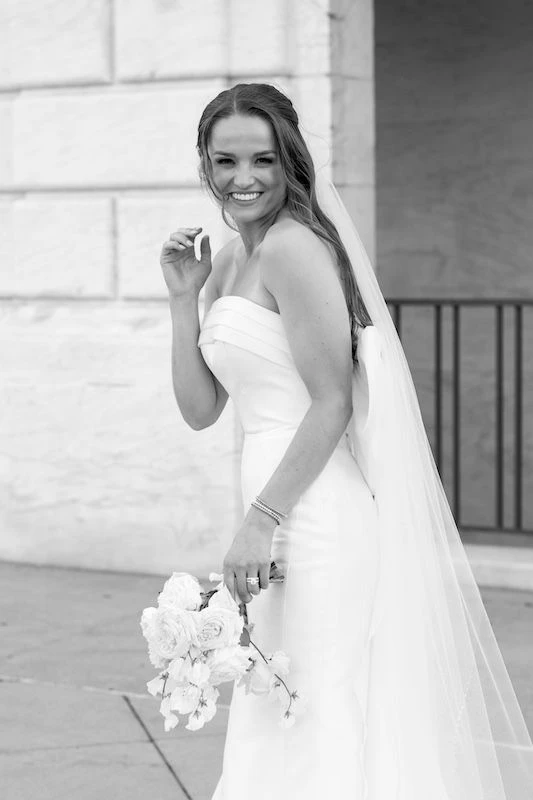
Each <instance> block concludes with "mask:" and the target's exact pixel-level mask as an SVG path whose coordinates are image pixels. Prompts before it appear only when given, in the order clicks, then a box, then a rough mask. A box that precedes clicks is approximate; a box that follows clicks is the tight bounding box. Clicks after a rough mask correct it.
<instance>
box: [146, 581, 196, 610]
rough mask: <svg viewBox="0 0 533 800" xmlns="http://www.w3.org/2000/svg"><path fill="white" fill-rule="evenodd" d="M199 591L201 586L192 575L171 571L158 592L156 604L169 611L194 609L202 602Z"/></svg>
mask: <svg viewBox="0 0 533 800" xmlns="http://www.w3.org/2000/svg"><path fill="white" fill-rule="evenodd" d="M201 591H202V587H201V586H200V584H199V582H198V580H197V579H196V578H195V577H194V576H193V575H189V574H188V573H187V572H173V573H172V575H171V576H170V578H169V579H168V580H167V581H166V582H165V585H164V586H163V588H162V590H161V591H160V592H159V596H158V598H157V605H158V606H159V608H168V609H169V610H171V611H177V610H178V609H184V610H186V611H196V610H197V609H198V607H199V605H200V603H201V602H202V596H201Z"/></svg>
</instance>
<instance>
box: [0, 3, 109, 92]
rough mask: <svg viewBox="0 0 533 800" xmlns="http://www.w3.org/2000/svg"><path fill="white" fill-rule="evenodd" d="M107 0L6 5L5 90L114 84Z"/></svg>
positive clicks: (2, 34)
mask: <svg viewBox="0 0 533 800" xmlns="http://www.w3.org/2000/svg"><path fill="white" fill-rule="evenodd" d="M107 18H108V2H107V0H93V1H92V2H90V3H88V2H86V0H47V3H46V6H45V7H44V8H43V5H42V4H41V3H36V2H32V0H23V2H19V0H7V2H3V3H2V4H1V5H0V86H1V87H2V88H10V87H19V86H24V87H26V86H39V85H43V84H45V85H50V84H59V85H61V86H65V85H68V84H75V83H80V82H89V81H91V82H103V81H107V80H108V79H109V56H108V53H109V46H108V40H109V35H110V32H109V26H108V19H107Z"/></svg>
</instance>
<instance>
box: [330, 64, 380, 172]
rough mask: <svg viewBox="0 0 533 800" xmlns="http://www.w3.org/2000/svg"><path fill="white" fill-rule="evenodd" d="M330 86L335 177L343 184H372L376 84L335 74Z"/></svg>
mask: <svg viewBox="0 0 533 800" xmlns="http://www.w3.org/2000/svg"><path fill="white" fill-rule="evenodd" d="M331 87H332V102H331V105H332V113H333V119H332V126H333V146H334V154H335V160H334V175H335V176H336V180H337V181H338V182H339V183H341V184H362V185H363V186H364V185H368V184H373V183H374V181H375V176H374V158H375V125H374V84H373V82H372V81H371V80H367V79H362V80H359V79H356V78H344V77H334V78H332V81H331Z"/></svg>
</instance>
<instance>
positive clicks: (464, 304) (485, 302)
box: [387, 298, 533, 537]
mask: <svg viewBox="0 0 533 800" xmlns="http://www.w3.org/2000/svg"><path fill="white" fill-rule="evenodd" d="M387 304H388V307H389V310H390V312H391V315H392V318H393V320H394V323H395V325H396V330H397V331H398V335H399V337H400V339H402V343H404V342H403V338H402V334H403V323H404V320H405V317H406V315H407V314H408V310H411V309H412V310H413V311H414V312H416V310H417V309H418V310H420V309H423V308H424V309H425V312H426V314H427V312H428V311H429V313H430V320H429V326H430V328H431V329H432V330H429V331H427V334H428V339H427V340H426V341H430V342H431V339H432V341H433V354H432V355H433V358H432V373H433V375H432V381H431V382H432V395H433V397H432V402H433V426H432V427H433V442H432V449H433V454H434V457H435V462H436V465H437V468H438V470H439V474H440V476H441V478H442V479H443V478H444V475H443V466H444V465H443V436H444V425H443V402H444V388H445V387H444V382H443V342H444V335H445V330H444V327H446V333H447V334H448V335H449V338H450V339H451V341H450V346H449V360H451V365H450V368H449V369H448V374H449V381H450V383H451V387H450V389H451V395H452V403H451V429H452V436H451V439H452V441H451V445H450V447H451V458H450V462H449V463H450V465H451V473H452V474H451V476H450V479H451V480H450V483H451V502H450V505H451V507H452V510H453V514H454V517H455V520H456V523H457V525H458V527H460V528H461V530H462V531H466V532H468V531H487V532H503V533H506V534H527V535H528V537H530V535H531V534H533V528H532V527H531V525H530V526H529V527H528V526H527V525H526V523H525V517H526V511H529V512H530V513H529V514H528V515H527V516H528V518H531V517H533V506H529V507H528V508H527V509H525V508H524V316H525V310H526V309H531V310H533V299H530V300H522V299H467V298H464V299H463V298H453V299H451V298H442V299H441V298H438V299H437V298H417V299H415V298H390V299H387ZM482 307H486V308H488V309H489V310H490V309H492V310H493V316H492V318H491V319H490V322H489V324H492V325H493V333H492V337H493V338H492V342H493V348H494V349H493V352H494V359H493V372H494V375H493V384H494V389H495V391H494V404H495V408H494V428H495V430H494V431H493V435H494V455H495V457H494V473H495V474H494V514H493V522H492V523H489V524H487V523H486V521H485V522H481V521H480V522H479V524H476V521H475V520H474V522H471V521H470V522H469V523H468V524H465V523H464V522H463V519H462V514H461V499H462V492H463V488H464V481H465V475H464V473H463V470H462V465H461V444H462V428H461V422H462V417H464V412H465V410H468V409H465V406H464V403H465V399H464V396H463V394H462V391H461V389H462V379H463V375H462V371H461V356H462V355H463V356H464V354H465V352H467V350H468V346H469V342H468V340H467V339H466V337H462V330H463V327H464V324H465V321H466V320H467V317H468V314H467V312H468V310H470V309H472V308H482ZM445 315H446V326H444V325H443V322H444V316H445ZM528 319H529V318H528ZM424 325H426V326H427V320H424V323H423V324H421V323H420V322H418V324H417V330H418V331H419V332H420V330H421V328H423V327H424ZM509 331H510V333H509ZM404 346H405V343H404ZM509 349H510V350H511V353H512V355H511V360H512V361H513V368H512V378H511V381H510V383H511V386H510V389H509V390H508V394H510V396H511V402H510V404H509V402H508V403H507V404H506V403H505V394H506V393H505V387H506V385H507V386H508V385H509V383H508V382H507V384H506V375H505V372H506V370H505V367H506V366H507V363H506V358H505V354H506V352H508V351H509ZM507 360H508V359H507ZM509 405H510V406H511V407H510V408H509ZM504 412H505V413H506V414H507V417H509V416H510V417H511V423H510V424H511V425H512V436H511V447H512V456H511V463H512V469H511V471H510V472H511V474H510V475H509V471H507V472H506V471H505V463H506V452H505V451H506V448H505V439H504V431H505V413H504ZM470 416H471V415H470ZM508 424H509V423H508ZM507 463H509V461H507ZM466 477H468V476H466ZM509 480H510V481H511V491H510V492H506V490H505V481H507V482H509ZM530 494H531V493H530ZM506 498H507V502H506ZM510 498H512V499H511V502H510V503H509V502H508V501H509V499H510ZM527 499H528V501H529V502H530V503H531V502H532V498H531V496H528V498H527Z"/></svg>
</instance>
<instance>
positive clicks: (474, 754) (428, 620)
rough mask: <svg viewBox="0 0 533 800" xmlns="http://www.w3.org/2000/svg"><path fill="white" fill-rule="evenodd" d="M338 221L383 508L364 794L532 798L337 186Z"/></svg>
mask: <svg viewBox="0 0 533 800" xmlns="http://www.w3.org/2000/svg"><path fill="white" fill-rule="evenodd" d="M316 175H317V182H316V193H317V199H318V203H319V205H320V207H321V209H322V210H323V211H324V213H325V214H327V216H328V217H329V218H330V220H331V221H332V222H333V223H334V225H335V226H336V228H337V231H338V233H339V235H340V238H341V240H342V242H343V244H344V247H345V248H346V251H347V253H348V256H349V258H350V262H351V265H352V269H353V272H354V276H355V280H356V282H357V285H358V288H359V290H360V293H361V295H362V298H363V300H364V303H365V305H366V308H367V310H368V312H369V314H370V317H371V319H372V323H373V325H372V326H368V327H367V328H364V329H363V330H362V331H361V333H360V341H359V365H358V366H356V367H355V368H354V373H353V384H352V388H353V404H354V414H353V417H352V420H351V422H350V425H349V429H348V436H349V440H350V444H351V448H352V455H353V456H354V458H356V460H357V461H358V462H359V464H360V467H361V469H362V471H363V473H364V475H365V478H366V479H367V481H368V484H369V486H370V487H371V489H372V491H373V493H374V496H375V500H376V503H377V507H378V512H379V537H380V552H381V571H380V578H379V586H378V594H377V600H376V604H375V609H374V617H373V623H372V631H371V636H372V638H371V648H372V650H371V669H370V679H369V695H368V705H367V713H366V732H365V745H364V757H365V771H366V781H367V785H366V793H365V798H364V800H531V797H532V796H533V744H532V741H531V737H530V735H529V733H528V730H527V727H526V724H525V720H524V717H523V715H522V712H521V709H520V706H519V704H518V700H517V698H516V695H515V692H514V689H513V686H512V683H511V680H510V678H509V674H508V672H507V669H506V666H505V663H504V661H503V658H502V655H501V652H500V649H499V646H498V643H497V641H496V638H495V635H494V632H493V630H492V627H491V624H490V621H489V618H488V616H487V613H486V611H485V608H484V605H483V601H482V599H481V595H480V592H479V589H478V587H477V584H476V581H475V579H474V576H473V573H472V570H471V568H470V565H469V562H468V558H467V555H466V552H465V549H464V546H463V544H462V542H461V538H460V536H459V532H458V530H457V527H456V524H455V520H454V518H453V515H452V512H451V510H450V507H449V504H448V501H447V499H446V495H445V492H444V489H443V486H442V483H441V480H440V477H439V474H438V471H437V468H436V465H435V461H434V458H433V454H432V452H431V448H430V445H429V442H428V438H427V434H426V430H425V427H424V423H423V420H422V415H421V412H420V407H419V403H418V398H417V394H416V390H415V387H414V384H413V380H412V377H411V373H410V370H409V366H408V364H407V360H406V358H405V354H404V351H403V348H402V345H401V342H400V340H399V338H398V334H397V332H396V328H395V326H394V323H393V321H392V318H391V316H390V313H389V311H388V308H387V305H386V303H385V300H384V298H383V295H382V293H381V290H380V288H379V285H378V282H377V280H376V277H375V275H374V270H373V269H372V266H371V263H370V260H369V258H368V255H367V253H366V251H365V248H364V246H363V244H362V242H361V239H360V238H359V235H358V233H357V230H356V228H355V225H354V223H353V221H352V219H351V217H350V215H349V214H348V212H347V210H346V208H345V206H344V204H343V202H342V200H341V198H340V196H339V194H338V192H337V190H336V189H335V187H334V185H333V183H332V182H331V181H330V180H329V179H328V178H327V177H326V176H325V175H324V173H323V171H322V170H317V173H316Z"/></svg>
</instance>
